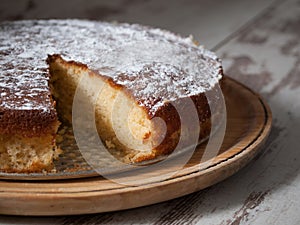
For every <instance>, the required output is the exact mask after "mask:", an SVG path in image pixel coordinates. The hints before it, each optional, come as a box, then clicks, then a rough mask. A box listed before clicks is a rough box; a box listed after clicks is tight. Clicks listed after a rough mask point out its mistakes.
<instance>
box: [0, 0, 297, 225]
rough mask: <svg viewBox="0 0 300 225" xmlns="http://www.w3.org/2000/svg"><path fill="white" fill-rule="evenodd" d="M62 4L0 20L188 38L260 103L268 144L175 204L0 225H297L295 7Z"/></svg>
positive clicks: (17, 9) (19, 10)
mask: <svg viewBox="0 0 300 225" xmlns="http://www.w3.org/2000/svg"><path fill="white" fill-rule="evenodd" d="M69 2H70V1H57V0H53V1H45V0H39V1H24V0H19V1H16V0H10V1H1V2H0V19H1V20H10V19H27V18H53V17H59V18H66V17H79V18H93V19H102V20H118V21H128V22H138V23H142V24H149V25H153V26H157V27H163V28H166V29H169V30H172V31H175V32H178V33H181V34H183V35H187V34H190V33H191V34H193V35H194V36H195V38H197V39H199V40H200V41H201V43H202V44H204V45H206V46H207V47H208V48H214V49H215V50H216V51H217V53H218V55H219V56H220V57H221V58H223V62H224V68H225V73H226V74H228V75H229V76H231V77H234V78H236V79H237V80H239V81H241V82H244V83H245V84H247V85H248V86H249V87H251V88H253V89H254V90H256V91H257V92H259V93H261V94H262V95H263V96H264V97H265V98H266V99H267V101H268V102H269V104H270V106H271V109H272V111H273V114H274V127H273V130H272V132H271V137H270V138H269V141H268V143H267V145H266V147H265V150H264V152H263V153H262V154H261V155H260V156H259V157H257V158H256V159H255V160H254V161H253V162H252V163H250V164H249V165H248V166H247V167H246V168H244V169H243V170H242V171H240V172H239V173H237V174H236V175H234V176H233V177H231V178H229V179H227V180H225V181H224V182H221V183H219V184H217V185H214V186H213V187H210V188H208V189H205V190H203V191H200V192H197V193H194V194H191V195H188V196H185V197H182V198H179V199H174V200H171V201H168V202H165V203H161V204H156V205H152V206H148V207H143V208H138V209H132V210H127V211H122V212H114V213H105V214H98V215H85V216H73V217H59V218H50V217H48V218H34V217H26V218H24V217H21V218H16V217H8V216H0V224H101V223H103V224H222V225H225V224H295V225H296V224H300V214H299V212H300V202H299V200H300V197H299V196H300V175H299V169H300V149H299V148H300V147H299V146H300V145H299V140H300V132H299V131H300V101H299V100H300V1H299V0H286V1H267V0H262V1H259V0H253V1H245V0H243V1H238V0H229V1H220V0H213V1H208V0H198V1H196V0H193V1H192V0H186V1H183V0H181V1H171V0H168V1H158V0H155V1H154V0H149V1H141V0H140V1H135V0H118V1H96V0H94V1H92V0H90V1H83V0H76V1H72V3H71V4H72V6H73V7H71V6H70V5H69V4H70V3H69ZM68 3H69V4H68ZM245 104H247V103H245Z"/></svg>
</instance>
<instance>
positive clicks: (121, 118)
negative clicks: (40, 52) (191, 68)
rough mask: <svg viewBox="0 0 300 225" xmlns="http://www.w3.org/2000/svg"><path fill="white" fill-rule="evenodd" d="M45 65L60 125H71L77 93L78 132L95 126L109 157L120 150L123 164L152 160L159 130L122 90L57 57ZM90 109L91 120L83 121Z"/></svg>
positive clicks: (85, 69) (87, 70)
mask: <svg viewBox="0 0 300 225" xmlns="http://www.w3.org/2000/svg"><path fill="white" fill-rule="evenodd" d="M48 63H49V66H50V67H49V68H50V74H51V79H50V87H51V92H52V95H53V98H54V99H55V101H56V109H57V112H58V115H59V117H60V120H61V122H62V123H63V125H66V126H68V127H71V126H72V123H73V121H72V110H73V101H74V96H75V94H77V96H79V97H77V98H76V100H75V101H77V105H79V106H80V107H79V110H80V112H78V113H79V115H80V114H81V113H82V117H81V116H80V117H79V118H78V120H79V121H77V124H79V125H80V129H82V130H84V132H89V126H90V125H91V124H93V123H95V125H96V128H97V132H98V134H99V138H100V139H101V141H102V143H103V144H104V146H105V147H106V148H107V149H108V150H109V151H110V152H111V153H112V154H113V155H115V154H114V153H115V151H122V157H121V158H119V160H122V161H124V162H139V161H142V160H145V159H151V158H153V157H155V148H154V147H155V146H157V145H158V144H159V141H160V140H159V135H160V134H161V133H162V130H161V129H159V126H157V124H156V123H154V122H153V121H152V120H151V119H150V118H149V117H148V114H147V113H146V111H145V110H143V108H141V107H140V106H138V105H137V103H136V101H134V100H133V99H132V97H131V96H130V95H129V94H128V93H126V91H124V89H123V88H122V87H120V86H117V85H115V84H113V83H112V82H111V81H110V80H109V78H106V77H105V76H102V75H99V74H96V73H95V72H93V71H91V70H89V69H88V68H87V67H86V66H84V65H82V64H77V63H75V62H67V61H65V60H63V59H62V58H61V57H60V56H57V55H55V56H52V57H50V58H49V59H48ZM99 90H100V91H99ZM95 96H96V97H95ZM91 106H92V107H91ZM89 107H91V108H89ZM91 110H93V111H92V112H90V114H92V113H94V118H93V117H92V116H93V115H91V116H90V118H88V119H87V115H86V114H88V113H87V111H91ZM87 120H89V121H87ZM158 132H160V133H158ZM85 135H86V134H85Z"/></svg>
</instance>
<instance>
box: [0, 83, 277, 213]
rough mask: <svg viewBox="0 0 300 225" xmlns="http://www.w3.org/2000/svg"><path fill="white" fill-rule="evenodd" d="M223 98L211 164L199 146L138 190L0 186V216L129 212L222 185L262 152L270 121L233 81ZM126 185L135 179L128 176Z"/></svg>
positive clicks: (74, 182) (73, 183)
mask: <svg viewBox="0 0 300 225" xmlns="http://www.w3.org/2000/svg"><path fill="white" fill-rule="evenodd" d="M223 92H224V96H225V100H226V107H227V128H226V133H225V138H224V141H223V144H222V146H221V149H220V151H219V153H218V154H217V156H216V157H214V158H213V160H211V161H210V163H205V162H204V163H200V160H199V158H200V156H201V154H202V153H203V151H201V150H202V149H203V148H205V143H203V144H201V145H200V146H198V147H197V150H196V151H195V153H194V155H193V156H192V158H191V159H190V160H189V162H188V163H187V164H186V165H185V166H184V167H183V168H181V169H180V170H179V171H178V172H177V173H176V174H174V175H173V176H172V177H171V178H168V179H164V180H158V181H157V180H156V181H153V182H148V183H144V184H141V185H137V186H127V185H122V184H119V183H115V182H112V181H110V180H108V179H105V178H103V177H101V176H98V177H91V178H80V179H69V180H48V181H45V180H35V181H26V180H0V213H1V214H9V215H75V214H87V213H99V212H108V211H115V210H122V209H129V208H134V207H139V206H145V205H149V204H153V203H158V202H162V201H166V200H169V199H173V198H176V197H180V196H183V195H186V194H189V193H192V192H195V191H198V190H201V189H204V188H206V187H208V186H211V185H213V184H215V183H217V182H219V181H221V180H224V179H225V178H227V177H229V176H231V175H232V174H234V173H235V172H237V171H238V170H239V169H241V168H242V167H243V166H245V165H246V164H247V163H248V162H249V161H250V160H251V159H252V158H253V157H254V156H255V155H256V154H257V153H258V152H259V150H260V149H262V148H261V147H262V145H263V144H264V142H265V140H266V138H267V136H268V134H269V132H270V129H271V122H272V116H271V111H270V109H269V107H268V105H267V104H266V103H265V102H264V101H263V99H262V98H261V97H260V96H259V95H258V94H256V93H254V92H253V91H251V90H250V89H248V88H247V87H245V86H243V85H242V84H240V83H238V82H237V81H234V80H232V79H230V78H227V79H226V80H225V88H224V91H223ZM169 166H170V168H167V169H171V170H172V165H169ZM154 173H156V175H157V174H160V173H162V171H161V170H158V171H154ZM120 176H127V175H126V174H123V175H122V174H121V175H120ZM137 176H143V174H142V173H141V174H139V175H137ZM126 179H127V177H126ZM128 179H136V177H130V175H129V176H128Z"/></svg>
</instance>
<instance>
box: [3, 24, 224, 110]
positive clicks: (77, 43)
mask: <svg viewBox="0 0 300 225" xmlns="http://www.w3.org/2000/svg"><path fill="white" fill-rule="evenodd" d="M48 54H50V55H51V54H60V55H61V56H62V57H63V58H64V59H65V60H74V61H77V62H81V63H84V64H87V65H88V67H89V68H90V69H92V70H95V71H99V72H100V73H101V74H103V75H106V76H111V77H112V78H113V80H114V81H115V82H116V83H118V84H120V85H123V86H124V87H126V88H127V89H128V90H129V91H131V93H132V94H133V95H134V96H135V97H137V98H138V99H140V101H139V103H140V104H141V105H143V106H146V107H148V108H149V109H151V112H152V113H154V112H155V111H156V110H157V109H158V108H159V107H160V106H161V105H162V104H163V102H165V101H172V100H174V99H176V98H180V97H186V96H192V95H195V94H199V93H201V92H205V91H207V90H210V89H211V88H212V87H213V86H214V85H215V84H216V83H218V81H219V79H220V77H221V63H220V62H219V60H218V59H217V57H216V55H215V54H214V53H212V52H210V51H207V50H205V49H204V48H202V47H196V46H195V45H194V44H193V42H192V40H191V38H181V37H179V36H176V35H174V34H172V33H170V32H167V31H163V30H160V29H153V28H147V27H143V26H140V25H129V24H112V23H102V22H91V21H83V20H48V21H42V20H40V21H19V22H5V23H2V24H1V25H0V65H1V69H0V96H1V98H0V107H4V108H13V109H22V110H27V109H39V110H40V109H41V110H47V109H49V108H50V109H51V107H52V106H51V101H50V98H49V96H48V92H49V87H48V79H49V77H48V71H47V67H48V66H47V64H46V61H45V60H46V58H47V55H48ZM36 96H39V98H37V97H36Z"/></svg>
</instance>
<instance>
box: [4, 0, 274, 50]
mask: <svg viewBox="0 0 300 225" xmlns="http://www.w3.org/2000/svg"><path fill="white" fill-rule="evenodd" d="M273 2H274V0H252V1H245V0H244V1H240V0H227V1H222V0H213V1H211V0H201V1H199V0H177V1H172V0H165V1H161V0H140V1H137V0H114V1H98V0H89V1H88V3H87V2H86V1H84V0H75V1H74V0H72V1H70V0H65V1H61V0H51V1H45V0H40V1H34V0H27V1H24V0H6V1H1V3H0V20H11V19H32V18H43V19H44V18H74V17H75V18H87V19H97V20H99V19H100V20H108V21H112V20H116V21H121V22H130V23H140V24H145V25H151V26H155V27H161V28H166V29H168V30H171V31H174V32H177V33H180V34H182V35H190V34H193V36H194V37H195V38H196V39H198V40H200V41H201V43H202V44H204V45H205V46H206V47H207V48H212V47H214V46H215V45H216V44H217V43H219V42H220V41H221V40H223V39H224V38H226V37H227V36H229V35H230V34H231V33H233V32H235V31H237V30H238V29H239V28H240V27H241V26H243V25H244V24H245V23H246V22H247V21H249V20H251V19H252V18H253V17H254V16H256V15H258V14H259V13H260V12H261V11H263V10H264V9H265V8H266V7H268V6H269V5H270V4H271V3H273Z"/></svg>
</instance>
